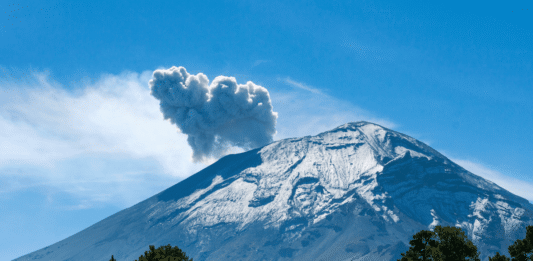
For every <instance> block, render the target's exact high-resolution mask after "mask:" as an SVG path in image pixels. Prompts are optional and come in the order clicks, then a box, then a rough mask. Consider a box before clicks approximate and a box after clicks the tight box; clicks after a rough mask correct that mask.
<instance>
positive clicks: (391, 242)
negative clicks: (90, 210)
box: [16, 122, 533, 261]
mask: <svg viewBox="0 0 533 261" xmlns="http://www.w3.org/2000/svg"><path fill="white" fill-rule="evenodd" d="M532 216H533V205H531V204H530V203H529V202H528V201H527V200H525V199H523V198H521V197H518V196H516V195H514V194H512V193H510V192H508V191H506V190H505V189H502V188H501V187H499V186H498V185H496V184H494V183H492V182H490V181H487V180H485V179H483V178H481V177H479V176H476V175H474V174H472V173H470V172H468V171H466V170H465V169H463V168H462V167H460V166H458V165H457V164H455V163H453V162H452V161H450V160H449V159H447V158H446V157H445V156H443V155H442V154H440V153H439V152H437V151H435V150H434V149H432V148H430V147H429V146H427V145H425V144H424V143H422V142H419V141H417V140H415V139H413V138H411V137H409V136H407V135H404V134H401V133H398V132H395V131H392V130H390V129H387V128H384V127H382V126H379V125H376V124H373V123H369V122H356V123H348V124H345V125H342V126H339V127H337V128H335V129H333V130H331V131H327V132H324V133H321V134H318V135H316V136H307V137H303V138H293V139H285V140H280V141H277V142H274V143H272V144H269V145H267V146H264V147H262V148H258V149H255V150H251V151H248V152H244V153H241V154H235V155H229V156H226V157H224V158H222V159H220V160H219V161H217V162H216V163H214V164H212V165H211V166H209V167H207V168H205V169H204V170H202V171H200V172H198V173H196V174H195V175H193V176H191V177H189V178H187V179H186V180H184V181H182V182H180V183H178V184H176V185H174V186H172V187H170V188H168V189H167V190H165V191H163V192H161V193H159V194H157V195H155V196H153V197H151V198H149V199H147V200H145V201H143V202H141V203H139V204H137V205H135V206H133V207H131V208H128V209H125V210H123V211H120V212H118V213H117V214H115V215H112V216H110V217H108V218H106V219H104V220H102V221H100V222H98V223H96V224H94V225H93V226H91V227H89V228H87V229H85V230H83V231H81V232H79V233H77V234H75V235H73V236H71V237H69V238H67V239H65V240H62V241H60V242H58V243H56V244H53V245H51V246H49V247H46V248H44V249H41V250H38V251H35V252H33V253H30V254H28V255H25V256H23V257H20V258H18V259H16V260H17V261H23V260H73V261H74V260H75V261H84V260H91V261H93V260H108V259H109V257H110V256H111V255H112V254H113V255H114V256H115V258H116V259H117V260H119V261H122V260H131V261H133V260H134V259H136V258H138V257H139V255H141V254H142V253H143V252H144V251H146V250H147V249H148V245H156V247H157V246H160V245H166V244H171V245H175V246H179V247H180V248H181V249H183V250H184V251H185V252H186V253H187V254H188V255H189V256H190V257H193V258H194V260H198V261H201V260H396V259H397V258H399V257H400V253H401V252H405V251H406V250H407V249H408V246H409V240H411V239H412V236H413V234H415V233H417V232H418V231H420V230H422V229H426V230H427V229H432V228H433V227H435V226H436V225H443V226H446V225H452V226H457V227H461V228H463V230H464V231H465V232H466V233H467V235H468V237H469V238H470V239H471V240H472V241H473V242H474V243H475V244H476V245H477V247H478V250H479V251H480V252H481V258H482V260H488V259H487V256H488V255H493V254H494V253H495V252H496V251H499V252H500V253H505V254H507V247H508V246H509V245H510V244H512V243H513V242H514V241H515V240H516V239H523V238H524V236H525V230H526V229H525V228H526V226H527V225H533V219H532Z"/></svg>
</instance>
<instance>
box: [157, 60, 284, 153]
mask: <svg viewBox="0 0 533 261" xmlns="http://www.w3.org/2000/svg"><path fill="white" fill-rule="evenodd" d="M149 85H150V88H151V94H152V96H154V97H155V98H157V99H158V100H159V101H160V109H161V112H162V113H163V116H164V118H165V119H170V121H171V122H172V123H173V124H176V125H177V126H178V128H179V129H180V130H181V132H182V133H184V134H187V136H188V138H187V141H188V143H189V145H190V146H191V148H192V149H193V155H192V157H193V160H194V161H195V162H198V161H206V160H207V159H208V158H218V157H220V156H223V155H224V154H225V153H226V152H227V151H228V149H229V148H230V147H231V146H235V147H240V148H243V149H251V148H256V147H259V146H262V145H266V144H268V143H270V142H272V141H273V136H274V135H275V134H276V120H277V117H278V115H277V113H276V112H274V111H273V110H272V102H271V100H270V95H269V93H268V91H267V89H266V88H264V87H261V86H259V85H256V84H254V83H252V82H250V81H249V82H247V83H246V84H237V81H236V80H235V78H234V77H226V76H218V77H216V78H215V79H214V80H213V82H212V83H211V84H210V85H209V80H208V78H207V76H205V75H204V74H202V73H199V74H197V75H191V74H189V73H188V72H187V71H186V70H185V68H183V67H175V66H174V67H172V68H170V69H166V70H156V71H154V73H153V79H151V80H150V82H149Z"/></svg>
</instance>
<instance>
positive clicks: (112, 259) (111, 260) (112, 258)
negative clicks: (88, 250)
mask: <svg viewBox="0 0 533 261" xmlns="http://www.w3.org/2000/svg"><path fill="white" fill-rule="evenodd" d="M109 261H117V260H116V259H115V258H114V257H113V255H111V259H109Z"/></svg>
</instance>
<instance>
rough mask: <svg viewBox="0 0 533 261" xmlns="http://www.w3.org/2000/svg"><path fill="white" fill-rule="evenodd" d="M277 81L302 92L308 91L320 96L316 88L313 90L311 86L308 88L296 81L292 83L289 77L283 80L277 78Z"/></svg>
mask: <svg viewBox="0 0 533 261" xmlns="http://www.w3.org/2000/svg"><path fill="white" fill-rule="evenodd" d="M278 80H282V81H283V82H285V83H287V84H289V85H290V86H292V87H296V88H299V89H302V90H306V91H309V92H312V93H315V94H321V93H322V92H321V91H320V90H319V89H317V88H314V87H312V86H309V85H307V84H305V83H302V82H297V81H294V80H292V79H291V78H289V77H285V78H283V79H281V78H278Z"/></svg>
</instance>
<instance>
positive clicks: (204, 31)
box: [0, 0, 533, 259]
mask: <svg viewBox="0 0 533 261" xmlns="http://www.w3.org/2000/svg"><path fill="white" fill-rule="evenodd" d="M288 2H290V3H288ZM532 45H533V5H532V2H531V1H504V2H502V1H498V2H496V1H483V2H482V3H475V4H474V3H473V4H469V3H468V2H465V1H440V2H438V3H437V2H435V1H409V3H405V2H404V1H388V2H387V1H166V2H163V1H150V3H148V1H142V2H141V1H54V0H50V1H15V0H13V1H11V0H10V1H2V2H1V3H0V209H1V211H0V235H2V237H1V239H0V252H1V253H3V256H4V257H7V258H9V259H12V258H16V257H19V256H21V255H23V254H27V253H29V252H32V251H35V250H38V249H40V248H43V247H46V246H48V245H50V244H52V243H55V242H57V241H59V240H62V239H64V238H66V237H68V236H70V235H72V234H74V233H76V232H79V231H81V230H82V229H84V228H86V227H88V226H90V225H92V224H94V223H96V222H98V221H100V220H102V219H104V218H105V217H107V216H109V215H111V214H114V213H116V212H118V211H120V210H122V209H124V208H126V207H129V206H132V205H134V204H135V203H137V202H139V201H141V200H143V199H146V198H148V197H150V196H152V195H154V194H156V193H158V192H160V191H161V190H163V189H165V188H167V187H170V186H171V185H173V184H175V183H176V182H179V181H180V180H182V179H183V178H185V177H187V176H189V175H191V174H193V173H195V172H196V171H198V170H200V169H202V168H204V167H205V166H206V165H202V164H194V163H192V162H191V161H190V155H191V153H192V151H191V149H190V147H189V146H188V145H187V143H186V136H184V134H180V133H177V130H176V127H175V126H172V125H171V124H170V123H169V122H168V121H164V120H163V117H162V115H161V113H160V112H159V105H158V102H157V101H156V100H155V99H154V98H153V97H151V96H150V95H149V89H148V84H147V82H148V80H149V79H150V78H151V72H153V70H155V69H158V68H169V67H171V66H184V67H185V68H186V69H187V70H188V71H189V72H190V73H192V74H197V73H200V72H201V73H204V74H206V75H207V76H208V77H209V79H210V80H212V79H214V78H215V77H216V76H218V75H226V76H234V77H236V78H237V81H238V82H239V83H245V82H246V81H252V82H254V83H256V84H259V85H261V86H263V87H265V88H267V89H268V90H269V92H270V94H271V98H272V102H273V106H274V111H276V112H278V113H279V118H278V125H277V130H278V134H277V135H276V136H275V139H276V140H278V139H282V138H287V137H296V136H302V135H314V134H318V133H319V132H321V131H325V130H328V129H331V128H334V127H336V126H338V125H341V124H343V123H346V122H350V121H358V120H368V121H373V122H376V123H379V124H382V125H384V126H386V127H390V128H393V129H395V130H397V131H400V132H403V133H406V134H408V135H411V136H413V137H414V138H417V139H419V140H421V141H423V142H425V143H427V144H429V145H430V146H432V147H433V148H435V149H437V150H438V151H440V152H442V153H443V154H445V155H446V156H448V157H449V158H451V159H452V160H454V161H455V162H456V163H458V164H460V165H461V166H463V167H465V168H467V169H468V170H470V171H472V172H474V173H475V174H478V175H480V176H482V177H485V178H487V179H490V180H492V181H494V182H496V183H498V184H499V185H501V186H503V187H504V188H506V189H508V190H510V191H511V192H513V193H515V194H517V195H520V196H522V197H525V198H527V199H528V200H529V201H531V202H533V194H532V192H531V191H533V175H532V172H531V170H532V169H533V161H532V160H531V159H532V156H533V137H532V135H531V133H532V131H531V129H532V128H533V102H532V98H533V68H532V62H533V46H532ZM236 151H238V150H236Z"/></svg>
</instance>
